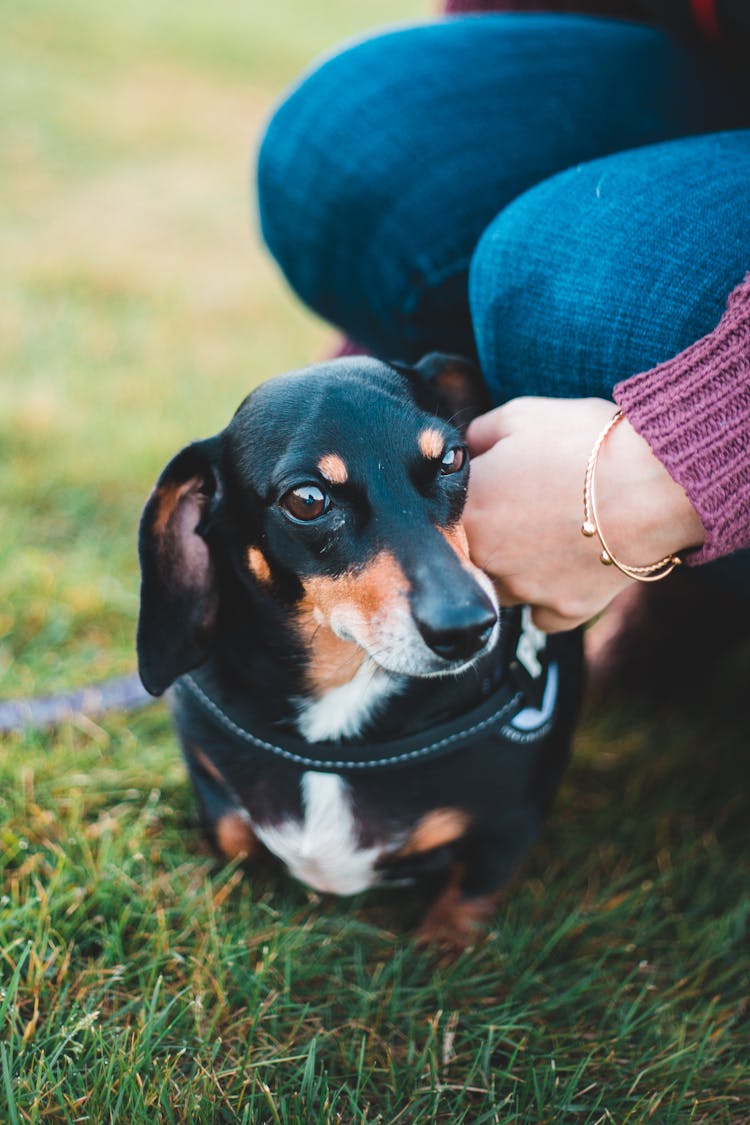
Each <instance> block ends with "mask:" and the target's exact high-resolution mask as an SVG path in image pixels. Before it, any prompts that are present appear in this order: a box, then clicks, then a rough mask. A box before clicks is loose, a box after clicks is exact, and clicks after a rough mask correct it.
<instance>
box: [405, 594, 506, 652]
mask: <svg viewBox="0 0 750 1125" xmlns="http://www.w3.org/2000/svg"><path fill="white" fill-rule="evenodd" d="M415 619H416V622H417V628H418V629H419V632H420V633H421V634H422V637H423V639H424V641H425V643H426V644H427V645H429V647H430V648H431V649H432V651H433V652H434V653H435V654H436V655H437V656H441V657H442V658H443V660H468V658H469V657H470V656H473V655H474V653H476V652H479V651H480V649H482V648H484V646H485V645H486V644H487V641H488V640H489V639H490V636H491V634H492V630H493V628H494V627H495V623H496V622H497V614H496V613H495V610H494V608H493V607H492V605H491V603H490V602H489V600H486V599H485V598H484V597H482V599H481V601H480V600H479V599H477V600H476V601H475V602H473V603H472V604H471V605H470V606H466V605H464V606H460V605H458V606H450V605H446V606H443V607H441V610H440V612H438V613H435V612H433V613H431V614H430V615H429V619H428V618H427V617H426V616H425V617H422V619H421V620H420V617H419V616H417V615H416V614H415Z"/></svg>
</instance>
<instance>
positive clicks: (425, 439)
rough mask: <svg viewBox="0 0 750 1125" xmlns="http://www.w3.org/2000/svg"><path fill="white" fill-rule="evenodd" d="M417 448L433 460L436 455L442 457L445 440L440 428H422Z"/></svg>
mask: <svg viewBox="0 0 750 1125" xmlns="http://www.w3.org/2000/svg"><path fill="white" fill-rule="evenodd" d="M418 441H419V448H420V450H421V452H422V454H423V455H424V456H425V457H429V458H430V460H431V461H432V460H435V459H436V458H437V457H442V455H443V450H444V449H445V442H444V441H443V435H442V434H441V433H440V430H433V429H432V428H430V429H427V430H422V433H421V434H420V435H419V438H418Z"/></svg>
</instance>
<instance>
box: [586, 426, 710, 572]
mask: <svg viewBox="0 0 750 1125" xmlns="http://www.w3.org/2000/svg"><path fill="white" fill-rule="evenodd" d="M596 494H597V509H598V514H599V518H600V520H601V524H602V528H603V530H604V531H605V534H606V537H607V542H608V544H609V545H610V546H611V548H612V551H613V553H614V554H615V556H616V557H617V558H622V559H623V560H626V561H627V562H628V563H630V564H631V565H644V564H648V563H652V562H654V560H656V559H661V558H662V557H664V556H667V555H671V554H677V553H679V552H681V551H687V550H692V549H695V548H697V547H700V546H701V544H702V543H703V538H704V534H705V532H704V528H703V524H702V523H701V520H700V517H699V515H698V513H697V512H696V510H695V508H694V507H693V505H692V504H691V502H690V500H689V499H688V497H687V495H686V493H685V491H684V490H683V489H682V487H681V486H680V485H679V484H678V483H677V482H676V481H675V480H674V479H673V478H672V477H671V476H670V474H669V472H668V471H667V469H666V468H665V466H664V465H663V464H662V462H661V461H659V459H658V458H657V457H656V456H655V454H654V453H653V451H652V450H651V448H650V446H649V445H648V443H647V442H646V441H645V439H644V438H642V437H641V436H640V434H638V433H637V431H636V430H634V429H633V427H632V426H631V424H630V422H629V421H628V420H627V418H626V417H623V419H622V421H620V422H619V424H618V425H617V426H616V427H615V428H614V429H613V430H612V431H611V432H610V433H609V435H608V436H607V439H606V441H605V442H604V444H603V446H602V449H601V451H600V455H599V463H598V466H597V480H596Z"/></svg>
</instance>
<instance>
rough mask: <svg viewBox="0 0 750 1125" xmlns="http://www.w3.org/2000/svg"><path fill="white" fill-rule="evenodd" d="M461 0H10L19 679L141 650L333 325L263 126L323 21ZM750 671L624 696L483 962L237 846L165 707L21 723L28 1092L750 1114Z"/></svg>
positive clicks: (474, 1114)
mask: <svg viewBox="0 0 750 1125" xmlns="http://www.w3.org/2000/svg"><path fill="white" fill-rule="evenodd" d="M427 11H428V6H427V5H426V4H423V3H421V2H420V3H419V4H418V3H416V0H409V2H398V3H397V2H396V0H379V2H378V3H376V2H375V0H356V2H352V0H349V2H346V0H325V2H322V3H320V4H316V5H308V4H305V3H303V0H276V2H275V3H274V4H273V5H271V4H264V5H259V4H252V3H245V4H242V3H239V2H238V0H214V2H213V3H212V4H210V5H200V4H198V3H197V2H195V0H183V2H177V0H158V2H155V0H151V2H149V3H146V2H145V0H131V2H130V3H129V4H127V5H119V6H104V5H97V4H95V3H94V2H93V0H69V2H67V3H66V4H64V5H62V4H55V3H53V2H52V0H26V2H24V3H23V4H5V5H2V6H1V7H0V104H1V105H2V107H3V112H2V116H0V157H1V158H2V168H3V176H2V182H1V183H0V195H1V196H2V201H3V206H2V209H1V211H0V261H2V263H3V269H2V271H0V349H1V352H0V364H1V367H0V697H12V696H17V695H20V694H25V693H38V692H42V691H48V690H57V689H63V688H69V687H73V686H76V685H79V684H81V683H88V682H91V681H92V680H98V679H103V678H105V677H107V676H109V675H112V674H115V673H119V672H124V671H127V670H130V669H131V668H132V667H133V665H134V654H133V633H134V627H135V619H136V613H137V590H138V576H137V560H136V554H135V537H136V527H137V521H138V517H139V513H140V509H141V506H142V503H143V500H144V498H145V496H146V494H147V492H148V490H149V488H150V486H151V484H152V482H153V480H154V478H155V476H156V475H157V473H158V471H159V470H160V468H161V467H162V465H163V464H164V463H165V461H166V460H167V459H168V458H169V457H170V456H171V455H172V453H173V452H174V451H175V450H176V449H177V448H178V447H180V446H181V445H182V444H184V443H185V442H187V441H188V440H190V439H192V438H194V437H200V436H204V435H206V434H209V433H212V432H214V431H216V430H217V429H219V428H220V427H221V426H223V425H224V423H225V422H226V420H227V418H228V417H229V415H230V413H231V412H232V411H233V409H234V408H235V406H236V405H237V403H238V402H239V401H240V399H241V398H242V397H243V396H244V395H245V393H246V392H247V391H248V390H249V389H250V388H251V387H252V386H253V385H254V384H255V383H256V382H257V381H259V380H261V379H263V378H265V377H267V376H269V375H272V374H274V373H276V372H279V371H282V370H284V369H285V368H287V367H290V366H294V365H296V364H300V363H304V362H307V361H309V360H310V359H311V358H314V357H316V356H318V355H320V354H322V352H324V350H325V348H326V347H327V346H328V342H329V340H330V333H329V332H328V330H327V329H326V328H325V327H324V326H321V325H320V324H317V323H315V322H314V321H313V320H312V319H311V318H310V317H309V316H307V315H306V314H305V313H304V311H303V310H302V309H300V308H299V306H298V305H297V304H296V303H295V302H294V301H293V300H292V298H291V297H290V296H289V295H288V294H287V292H286V291H285V289H284V287H283V284H282V282H281V281H280V279H279V278H278V277H277V275H276V274H275V272H274V269H273V268H272V266H271V264H270V262H269V260H268V259H267V257H266V255H265V254H264V252H263V251H262V249H261V247H260V245H259V242H258V238H257V235H256V232H255V229H254V222H253V205H252V195H251V164H252V154H253V151H254V149H255V146H256V144H257V141H258V138H259V135H260V130H261V129H262V124H263V121H264V119H265V118H266V116H267V114H268V113H269V112H270V109H271V107H272V105H273V103H274V100H275V99H276V98H277V97H278V96H279V95H280V93H281V91H282V90H283V88H284V86H285V85H286V83H288V82H289V81H291V80H292V79H293V78H294V77H295V76H296V75H297V74H298V73H299V71H300V70H301V69H302V68H304V67H305V66H306V65H308V64H309V63H310V61H311V60H312V59H313V58H314V57H315V56H316V55H317V54H318V53H319V52H320V51H324V50H328V49H330V47H331V46H332V45H333V44H334V43H337V42H339V41H341V40H342V39H343V38H345V37H347V36H349V35H352V34H357V33H359V32H361V31H363V30H364V29H366V28H369V27H374V26H378V25H382V24H384V23H387V22H390V21H393V20H397V19H399V18H412V17H419V16H422V15H424V14H426V12H427ZM748 668H750V660H749V659H748V653H747V652H745V653H744V654H742V653H741V654H740V655H739V656H738V657H737V658H736V659H735V660H734V661H724V662H721V661H717V670H716V675H715V677H714V678H713V679H711V680H710V682H707V683H706V684H705V685H704V691H703V694H702V697H701V698H700V699H696V701H695V706H694V707H693V708H691V709H689V710H685V709H684V708H683V709H681V710H677V709H674V708H663V709H660V710H659V711H658V712H655V711H653V710H648V709H645V708H643V707H639V705H638V704H637V702H636V701H623V700H620V701H617V702H615V701H612V703H611V705H609V706H608V707H606V708H601V707H600V708H598V709H597V710H592V709H590V710H589V712H588V714H587V716H586V720H585V722H584V725H583V727H582V730H581V733H580V735H579V738H578V742H577V747H576V758H575V762H574V766H573V769H572V770H571V773H570V775H569V778H568V780H567V782H566V784H565V787H564V790H563V792H562V794H561V797H560V800H559V802H558V805H557V809H556V813H555V816H554V818H553V820H552V823H551V824H550V826H549V828H548V830H547V831H546V833H545V836H544V839H543V840H542V842H541V844H540V845H539V846H538V847H537V848H536V849H535V851H534V853H533V855H532V856H531V858H530V860H529V862H528V863H527V864H526V865H525V866H524V870H523V872H522V873H521V876H520V877H519V878H518V879H517V880H516V883H515V885H514V887H513V889H512V892H511V893H510V895H509V897H508V903H507V906H506V908H505V909H504V910H503V911H502V912H501V914H500V915H499V916H498V919H497V923H496V925H495V927H494V928H493V931H492V933H491V935H490V938H489V940H488V942H487V943H486V944H485V945H483V946H480V947H479V948H478V949H477V950H475V951H474V952H472V953H470V954H467V955H466V956H465V957H463V958H462V959H461V960H460V961H459V962H458V963H457V964H456V965H452V966H451V965H439V964H435V962H434V959H432V958H431V957H430V956H429V955H425V954H422V953H420V952H418V951H416V950H415V949H414V948H413V947H412V946H411V945H410V943H409V941H408V937H407V936H406V931H407V929H408V926H409V924H410V923H411V922H412V921H413V918H414V909H415V906H414V904H413V903H412V902H411V901H410V896H407V899H408V901H404V899H403V898H399V896H398V895H392V896H388V895H371V896H364V897H362V898H360V899H356V900H354V901H353V902H342V901H324V900H321V899H320V898H319V896H317V895H314V894H311V893H308V892H307V891H305V890H304V889H303V888H301V887H298V886H296V885H295V884H293V883H291V881H289V880H286V879H284V878H283V877H281V876H279V875H278V874H276V873H274V872H273V871H263V872H261V873H260V874H259V875H258V877H257V878H253V879H247V878H244V877H243V876H242V874H241V872H239V871H237V870H234V869H232V868H228V869H227V868H225V869H219V868H218V867H217V866H216V865H215V864H214V862H213V860H212V859H211V857H210V856H208V855H207V853H206V852H205V850H204V848H203V845H202V843H201V839H200V834H199V832H198V830H197V827H196V824H195V818H194V812H193V805H192V799H191V796H190V793H189V791H188V788H187V782H186V779H185V776H184V771H183V768H182V765H181V762H180V760H179V756H178V752H177V749H176V746H175V744H174V740H173V737H172V734H171V731H170V728H169V723H168V720H167V718H166V714H165V711H164V708H163V706H162V705H157V706H155V707H153V708H150V709H149V710H147V711H145V712H143V713H141V714H138V715H134V716H130V717H121V716H120V717H118V716H112V717H111V718H108V719H107V720H106V722H102V723H101V724H97V723H93V722H90V721H86V720H81V721H78V722H76V723H73V724H68V725H67V726H65V727H63V728H61V729H60V730H58V731H55V732H54V733H47V734H43V733H33V732H29V733H27V734H25V735H23V736H14V737H12V738H9V739H7V740H6V741H5V743H4V745H3V747H2V749H1V750H0V845H1V847H2V850H1V851H0V883H1V886H0V1026H1V1027H2V1036H1V1037H0V1122H3V1123H5V1122H6V1121H7V1122H9V1123H12V1125H16V1123H17V1122H49V1121H51V1122H58V1121H59V1122H74V1121H76V1122H77V1121H90V1122H94V1123H99V1122H110V1121H112V1122H126V1123H128V1125H130V1123H141V1122H149V1123H152V1122H155V1121H159V1122H162V1121H163V1122H178V1123H181V1122H189V1123H193V1122H198V1123H200V1122H206V1123H209V1122H234V1121H242V1122H256V1121H257V1122H264V1123H265V1122H284V1123H286V1122H302V1123H307V1122H321V1123H328V1122H343V1123H348V1122H360V1121H362V1122H365V1121H367V1122H393V1123H395V1122H397V1121H398V1122H432V1121H440V1122H450V1123H453V1122H467V1123H470V1125H474V1123H483V1122H497V1123H500V1125H506V1123H516V1122H517V1123H528V1125H542V1123H546V1122H561V1123H579V1122H580V1123H582V1125H584V1123H585V1125H599V1123H602V1125H603V1123H605V1122H616V1123H618V1125H620V1123H624V1122H644V1121H648V1120H653V1121H655V1122H658V1123H660V1125H671V1123H674V1125H682V1123H683V1122H706V1123H711V1125H714V1123H731V1125H738V1123H740V1122H743V1123H747V1122H748V1121H750V1077H749V1076H748V1059H749V1058H750V1034H749V1030H748V1014H749V1012H750V953H749V951H748V922H749V919H750V894H749V892H748V876H749V875H750V856H749V855H748V847H747V835H748V834H747V823H748V815H747V798H746V792H747V784H746V783H747V766H746V758H747V747H748V741H749V740H748V720H747V715H746V705H745V703H744V699H743V695H744V694H746V684H747V673H748ZM708 701H710V703H709V702H708Z"/></svg>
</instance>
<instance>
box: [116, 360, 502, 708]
mask: <svg viewBox="0 0 750 1125" xmlns="http://www.w3.org/2000/svg"><path fill="white" fill-rule="evenodd" d="M484 394H485V392H484V390H483V387H482V384H481V379H480V378H479V375H478V373H477V372H476V370H475V369H473V368H472V367H471V365H470V364H468V363H467V362H466V361H463V360H460V359H457V358H455V357H448V356H437V355H433V356H429V357H427V358H426V359H425V360H423V361H422V362H421V363H420V364H418V365H417V366H416V367H414V368H412V367H406V366H404V365H394V366H392V365H389V364H385V363H382V362H380V361H378V360H375V359H369V358H364V357H354V358H346V359H338V360H332V361H330V362H326V363H321V364H316V365H314V366H312V367H309V368H305V369H304V370H302V371H298V372H293V373H291V374H288V375H284V376H280V377H278V378H276V379H272V380H270V381H269V382H267V383H264V384H262V385H261V386H260V387H259V388H258V389H257V390H255V391H253V393H252V394H250V395H249V396H248V398H247V399H245V401H244V402H243V403H242V405H241V406H240V408H239V409H238V411H237V413H236V414H235V416H234V418H233V419H232V421H231V422H230V424H229V425H228V426H227V428H226V429H225V430H223V431H222V432H221V433H220V434H218V435H216V436H215V437H213V438H209V439H207V440H205V441H199V442H196V443H194V444H193V445H190V446H188V447H187V448H186V449H183V450H182V452H181V453H179V454H178V455H177V456H176V457H175V458H174V459H173V460H172V461H171V462H170V463H169V465H168V466H167V467H166V469H165V470H164V472H163V473H162V475H161V477H160V478H159V481H158V483H157V485H156V488H155V489H154V492H153V493H152V495H151V497H150V499H149V501H148V503H147V505H146V508H145V511H144V514H143V518H142V522H141V531H140V556H141V568H142V597H141V614H140V619H139V624H138V656H139V667H140V672H141V677H142V679H143V682H144V684H145V686H146V688H147V689H148V690H149V691H150V692H152V693H153V694H157V695H158V694H160V693H161V692H162V691H164V690H165V688H166V687H168V686H169V684H171V683H172V682H173V681H174V680H175V679H176V678H177V677H178V676H180V675H182V674H183V673H184V672H186V671H188V670H189V669H191V668H193V667H195V666H197V665H198V664H200V663H202V662H203V661H205V660H206V659H207V658H208V657H209V656H210V655H211V653H212V652H213V651H214V650H215V647H216V646H217V645H219V644H221V638H222V637H224V638H226V637H227V636H228V635H231V631H232V628H233V627H234V626H235V625H236V626H237V627H238V628H239V624H238V622H239V618H238V616H237V605H238V602H237V598H238V597H241V598H245V599H247V601H248V602H249V603H250V604H252V605H253V606H255V607H256V608H257V610H258V614H259V618H258V619H259V620H260V619H263V620H265V621H266V622H268V621H269V620H274V621H279V622H281V623H282V626H281V627H283V628H284V629H285V630H287V631H288V634H289V636H290V637H291V638H292V639H293V642H294V644H295V645H296V647H297V650H298V652H301V653H302V656H303V658H304V662H305V664H306V675H307V677H308V682H311V683H312V685H313V688H314V689H317V690H318V691H323V690H325V689H326V688H327V687H331V686H336V684H337V683H341V682H344V681H345V680H346V678H347V677H349V676H350V675H351V674H352V668H353V667H354V668H355V669H356V666H357V660H359V662H360V663H361V662H362V660H364V659H365V657H369V658H370V659H371V660H372V661H374V662H375V663H376V664H377V665H379V666H380V667H381V668H383V669H386V670H387V671H389V672H393V673H396V674H400V675H406V676H418V677H426V676H439V675H445V674H447V673H451V672H458V671H462V670H463V669H465V668H467V667H468V666H469V665H470V664H471V663H473V661H474V660H476V659H477V657H478V656H479V655H481V654H483V653H485V652H486V651H488V649H489V648H490V647H491V646H492V645H493V644H494V642H495V640H496V636H497V619H498V618H497V603H496V600H495V596H494V592H493V589H492V585H491V583H490V581H489V580H488V579H487V577H486V576H485V575H484V574H482V573H481V572H480V571H479V570H478V569H477V568H476V567H475V566H474V565H473V564H472V562H471V560H470V558H469V554H468V549H467V544H466V537H465V535H464V532H463V529H462V526H461V514H462V511H463V507H464V503H465V499H466V491H467V484H468V471H469V467H468V455H467V451H466V447H465V445H464V444H463V440H462V430H463V428H465V425H466V424H467V423H468V421H469V420H470V418H471V417H472V416H473V415H474V414H476V413H478V412H479V411H480V410H481V409H483V408H484V407H485V406H486V403H485V401H484ZM230 590H231V595H230V594H229V593H228V591H230ZM264 607H265V610H264ZM269 607H270V609H271V610H272V611H273V612H272V613H271V615H270V616H269V613H268V612H267V611H268V610H269ZM264 613H265V616H264ZM274 613H275V616H274V615H273V614H274ZM247 619H248V618H247V617H246V616H244V615H243V618H242V620H243V622H245V621H247ZM250 619H251V620H252V614H251V616H250ZM245 627H246V626H245V625H243V628H245ZM266 627H267V626H266ZM260 632H262V630H260V629H259V633H260ZM267 639H268V638H264V636H263V635H259V636H258V637H257V643H258V644H263V643H264V641H266V640H267ZM344 669H347V670H346V671H344Z"/></svg>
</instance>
